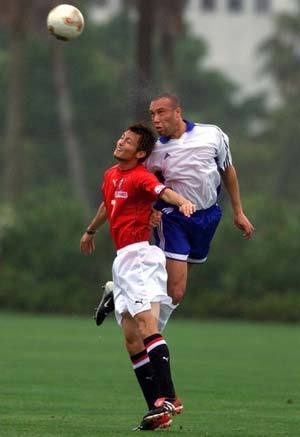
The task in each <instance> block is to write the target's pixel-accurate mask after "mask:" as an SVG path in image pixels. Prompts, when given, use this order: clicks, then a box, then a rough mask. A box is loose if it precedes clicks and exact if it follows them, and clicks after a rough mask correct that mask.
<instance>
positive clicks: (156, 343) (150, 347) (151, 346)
mask: <svg viewBox="0 0 300 437" xmlns="http://www.w3.org/2000/svg"><path fill="white" fill-rule="evenodd" d="M162 344H166V342H165V340H164V339H163V338H162V337H161V338H156V339H155V340H152V341H151V342H150V343H149V344H148V345H147V352H148V353H149V352H151V351H152V350H153V349H155V348H156V347H158V346H161V345H162Z"/></svg>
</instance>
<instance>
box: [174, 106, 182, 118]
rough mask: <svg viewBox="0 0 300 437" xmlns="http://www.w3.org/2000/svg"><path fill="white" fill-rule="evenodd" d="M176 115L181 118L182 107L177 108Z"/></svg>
mask: <svg viewBox="0 0 300 437" xmlns="http://www.w3.org/2000/svg"><path fill="white" fill-rule="evenodd" d="M175 113H176V115H177V116H178V117H181V108H180V106H177V108H175Z"/></svg>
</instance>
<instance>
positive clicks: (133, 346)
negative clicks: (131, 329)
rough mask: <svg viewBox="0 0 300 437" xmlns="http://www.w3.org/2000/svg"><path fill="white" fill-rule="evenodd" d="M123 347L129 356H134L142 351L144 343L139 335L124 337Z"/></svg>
mask: <svg viewBox="0 0 300 437" xmlns="http://www.w3.org/2000/svg"><path fill="white" fill-rule="evenodd" d="M125 346H126V349H127V351H128V353H129V355H135V354H138V353H139V352H141V351H142V350H144V348H145V347H144V342H143V339H142V338H141V336H140V335H135V334H132V335H126V336H125Z"/></svg>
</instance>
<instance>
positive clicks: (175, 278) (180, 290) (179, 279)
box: [166, 258, 188, 305]
mask: <svg viewBox="0 0 300 437" xmlns="http://www.w3.org/2000/svg"><path fill="white" fill-rule="evenodd" d="M166 268H167V272H168V295H169V296H170V297H171V298H172V303H173V305H177V304H178V303H180V302H181V301H182V299H183V297H184V294H185V291H186V283H187V276H188V264H187V262H185V261H177V260H176V259H170V258H168V259H167V262H166Z"/></svg>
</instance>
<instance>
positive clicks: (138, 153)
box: [135, 150, 146, 159]
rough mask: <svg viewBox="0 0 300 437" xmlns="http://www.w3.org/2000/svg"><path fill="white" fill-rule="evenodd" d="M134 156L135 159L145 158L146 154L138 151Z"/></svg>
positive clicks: (143, 151)
mask: <svg viewBox="0 0 300 437" xmlns="http://www.w3.org/2000/svg"><path fill="white" fill-rule="evenodd" d="M135 156H136V158H137V159H142V158H145V156H146V152H145V150H139V151H138V152H136V155H135Z"/></svg>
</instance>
